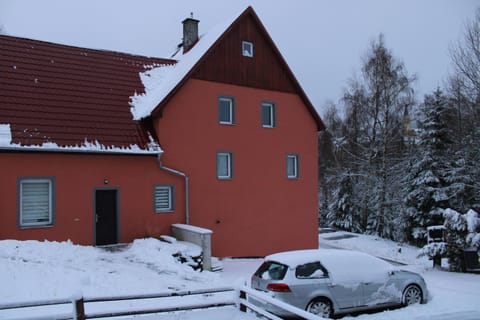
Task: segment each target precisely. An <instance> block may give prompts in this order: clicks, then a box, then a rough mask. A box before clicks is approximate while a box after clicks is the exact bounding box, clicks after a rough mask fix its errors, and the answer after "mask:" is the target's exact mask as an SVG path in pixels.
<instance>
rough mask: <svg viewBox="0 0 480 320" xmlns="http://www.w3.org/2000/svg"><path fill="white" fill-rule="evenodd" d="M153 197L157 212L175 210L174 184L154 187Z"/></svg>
mask: <svg viewBox="0 0 480 320" xmlns="http://www.w3.org/2000/svg"><path fill="white" fill-rule="evenodd" d="M153 199H154V207H155V213H160V212H172V211H174V208H173V186H171V185H156V186H155V187H154V195H153Z"/></svg>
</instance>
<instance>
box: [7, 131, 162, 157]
mask: <svg viewBox="0 0 480 320" xmlns="http://www.w3.org/2000/svg"><path fill="white" fill-rule="evenodd" d="M5 128H6V127H5V125H0V150H1V149H8V150H30V151H63V152H101V153H121V154H145V155H146V154H160V153H163V150H162V149H161V148H160V146H159V145H158V144H157V143H156V142H154V141H152V142H151V143H149V145H148V148H147V149H142V148H140V147H139V146H138V145H136V144H131V145H130V146H125V147H124V146H121V147H117V146H105V145H103V144H101V143H99V142H98V141H97V140H95V141H94V142H90V141H88V140H87V139H85V141H84V143H83V144H82V145H71V146H60V145H58V144H56V143H55V142H44V143H42V144H41V145H21V144H17V143H11V135H10V136H9V137H10V138H8V135H7V134H6V133H5V132H4V131H6V130H4V129H5Z"/></svg>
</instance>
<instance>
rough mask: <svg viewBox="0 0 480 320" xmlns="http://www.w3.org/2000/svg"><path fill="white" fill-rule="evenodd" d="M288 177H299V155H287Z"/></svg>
mask: <svg viewBox="0 0 480 320" xmlns="http://www.w3.org/2000/svg"><path fill="white" fill-rule="evenodd" d="M287 178H289V179H296V178H298V155H296V154H288V155H287Z"/></svg>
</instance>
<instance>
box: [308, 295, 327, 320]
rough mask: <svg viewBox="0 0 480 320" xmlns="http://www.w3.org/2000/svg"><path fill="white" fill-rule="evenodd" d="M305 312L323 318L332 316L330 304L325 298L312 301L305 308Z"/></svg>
mask: <svg viewBox="0 0 480 320" xmlns="http://www.w3.org/2000/svg"><path fill="white" fill-rule="evenodd" d="M307 311H308V312H310V313H313V314H315V315H317V316H321V317H323V318H331V317H332V316H333V310H332V303H331V302H330V301H329V300H328V299H325V298H317V299H315V300H312V301H311V302H310V303H309V304H308V306H307Z"/></svg>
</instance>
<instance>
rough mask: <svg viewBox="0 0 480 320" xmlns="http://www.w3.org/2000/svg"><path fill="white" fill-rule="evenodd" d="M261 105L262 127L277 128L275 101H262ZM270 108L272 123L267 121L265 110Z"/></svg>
mask: <svg viewBox="0 0 480 320" xmlns="http://www.w3.org/2000/svg"><path fill="white" fill-rule="evenodd" d="M260 106H261V108H260V109H261V121H262V127H263V128H275V127H276V126H277V115H276V113H277V112H276V106H275V103H274V102H270V101H262V103H261V104H260ZM267 108H268V109H269V110H268V113H269V117H270V123H266V121H265V120H266V117H265V111H266V109H267Z"/></svg>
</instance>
